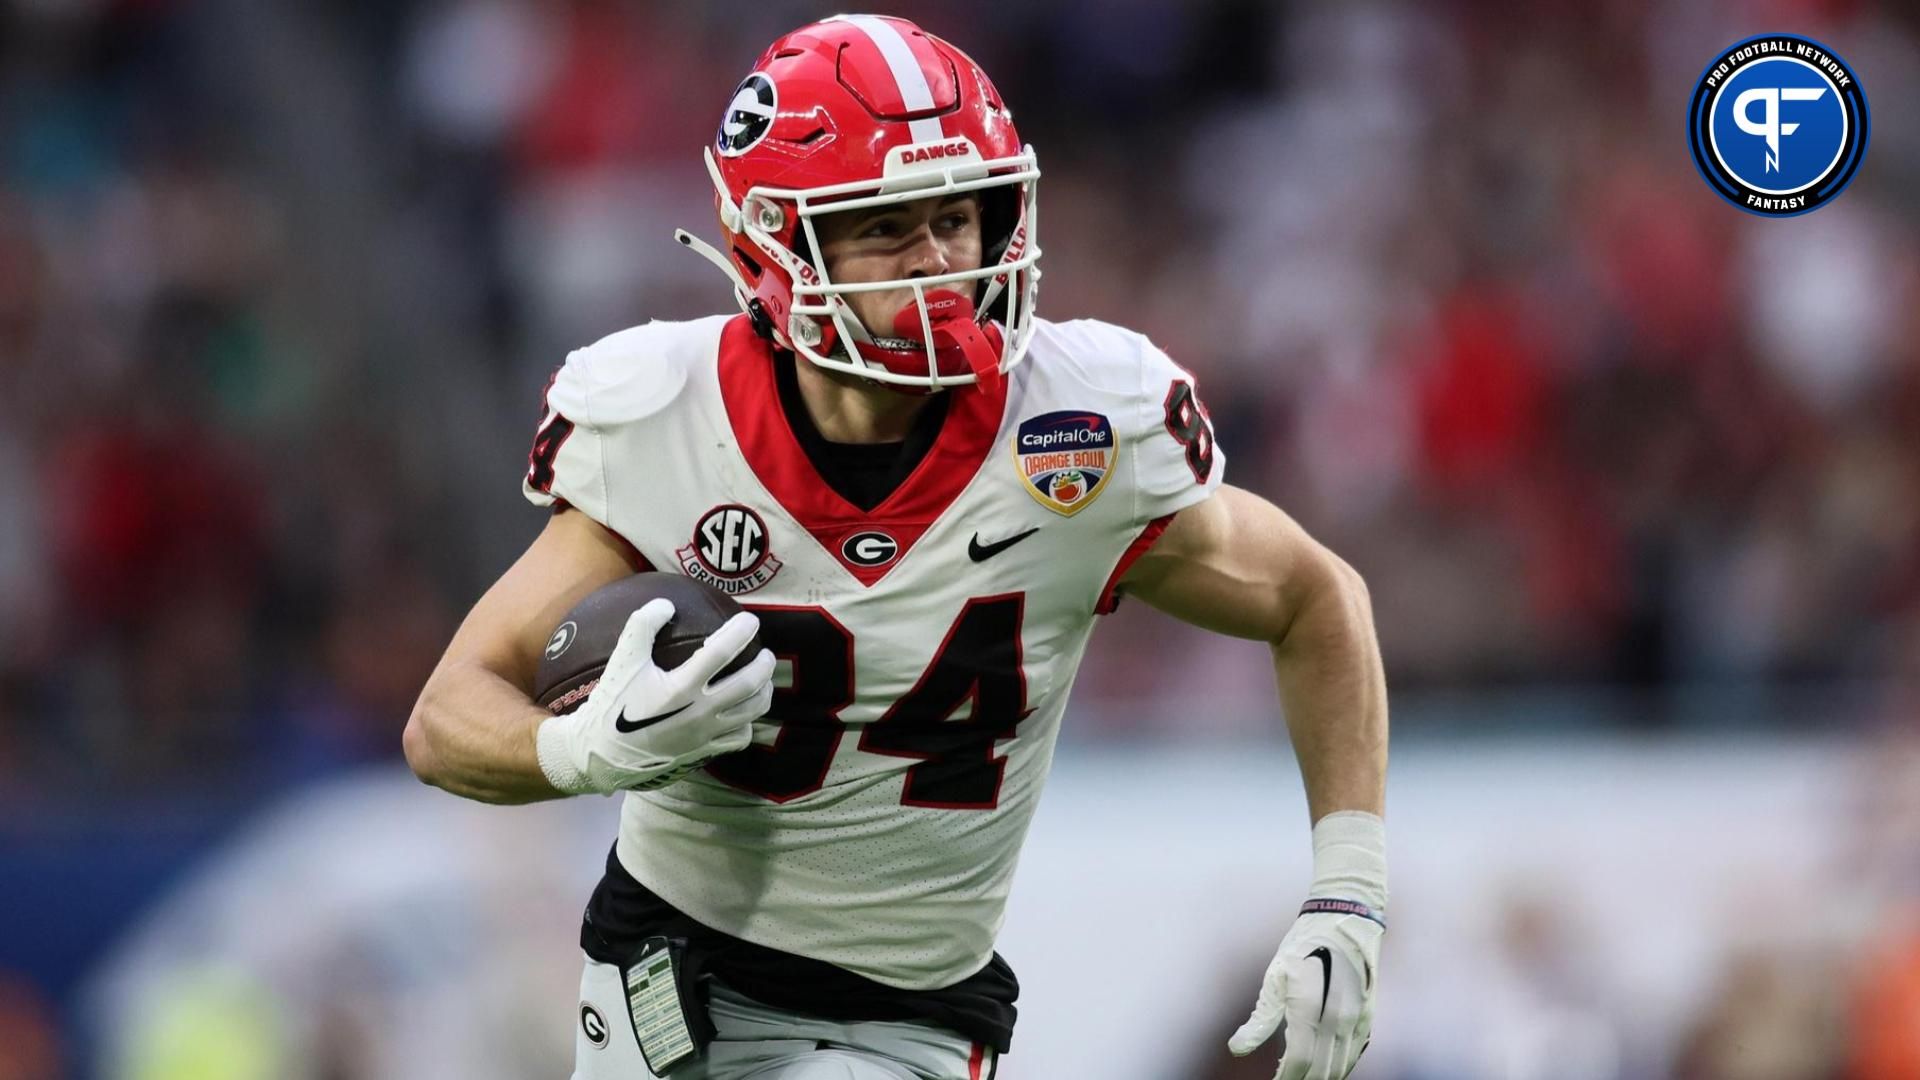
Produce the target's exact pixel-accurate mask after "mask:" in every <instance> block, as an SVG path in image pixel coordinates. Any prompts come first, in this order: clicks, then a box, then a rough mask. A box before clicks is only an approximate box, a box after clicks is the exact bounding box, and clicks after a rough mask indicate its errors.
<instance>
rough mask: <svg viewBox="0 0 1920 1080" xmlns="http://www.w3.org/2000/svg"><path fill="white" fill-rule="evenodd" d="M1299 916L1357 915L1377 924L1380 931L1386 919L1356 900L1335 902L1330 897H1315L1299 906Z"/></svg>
mask: <svg viewBox="0 0 1920 1080" xmlns="http://www.w3.org/2000/svg"><path fill="white" fill-rule="evenodd" d="M1300 914H1302V915H1358V916H1360V917H1361V918H1363V919H1371V920H1372V921H1374V922H1377V923H1379V924H1380V929H1382V930H1385V929H1386V928H1387V917H1386V915H1385V914H1384V913H1382V912H1378V911H1375V910H1373V909H1372V908H1370V907H1368V906H1367V905H1365V904H1363V903H1361V902H1360V901H1358V900H1335V899H1333V898H1331V897H1316V898H1314V899H1312V900H1308V901H1307V902H1306V903H1304V904H1301V905H1300Z"/></svg>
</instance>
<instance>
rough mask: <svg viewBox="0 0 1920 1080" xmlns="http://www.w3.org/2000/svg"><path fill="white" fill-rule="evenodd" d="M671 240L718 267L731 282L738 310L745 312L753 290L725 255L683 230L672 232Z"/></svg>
mask: <svg viewBox="0 0 1920 1080" xmlns="http://www.w3.org/2000/svg"><path fill="white" fill-rule="evenodd" d="M673 238H674V239H675V240H678V241H680V243H682V244H684V245H686V248H687V250H689V251H691V252H693V253H694V254H695V255H698V256H700V257H701V258H703V259H705V260H707V261H708V262H710V263H712V264H713V265H715V266H717V267H719V268H720V272H721V273H723V274H725V275H727V280H728V281H731V282H733V297H734V299H735V300H738V301H739V302H740V310H742V311H745V310H747V301H749V300H751V299H753V290H752V289H749V288H747V282H746V279H745V278H742V277H741V276H740V271H739V270H738V269H736V268H735V267H734V265H733V264H732V263H731V262H728V261H727V257H726V256H725V255H722V254H720V252H719V251H718V250H716V249H715V248H714V246H713V245H712V244H709V243H707V242H706V241H705V240H702V239H700V238H699V237H697V236H695V235H693V234H692V233H690V232H688V231H687V230H685V229H675V230H673Z"/></svg>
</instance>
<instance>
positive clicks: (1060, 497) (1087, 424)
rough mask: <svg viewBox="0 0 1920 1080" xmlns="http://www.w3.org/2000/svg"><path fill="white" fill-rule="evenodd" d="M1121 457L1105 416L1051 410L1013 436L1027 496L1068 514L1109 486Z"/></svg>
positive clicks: (1015, 458)
mask: <svg viewBox="0 0 1920 1080" xmlns="http://www.w3.org/2000/svg"><path fill="white" fill-rule="evenodd" d="M1119 456H1120V440H1119V438H1118V437H1117V436H1115V435H1114V433H1113V424H1112V423H1110V422H1109V421H1108V420H1107V418H1106V417H1105V416H1102V415H1101V414H1099V413H1090V412H1076V411H1071V410H1069V411H1066V412H1050V413H1045V414H1042V415H1040V416H1036V417H1034V418H1033V419H1031V420H1023V421H1021V423H1020V428H1019V430H1018V431H1016V432H1015V433H1014V436H1013V463H1014V465H1015V466H1016V467H1017V468H1018V469H1019V470H1020V481H1021V483H1023V484H1025V485H1026V488H1027V494H1029V495H1032V496H1033V497H1034V498H1035V499H1036V500H1038V501H1039V503H1040V505H1041V506H1044V507H1046V508H1047V509H1049V510H1051V511H1053V512H1054V513H1056V514H1065V515H1067V516H1068V517H1072V516H1073V515H1075V514H1077V513H1079V512H1080V511H1082V510H1085V509H1086V508H1087V507H1088V506H1091V505H1092V504H1093V500H1095V499H1097V498H1099V497H1100V493H1101V492H1102V491H1105V490H1106V484H1107V477H1108V476H1109V475H1111V474H1112V472H1113V466H1114V463H1115V462H1116V461H1117V460H1118V458H1119Z"/></svg>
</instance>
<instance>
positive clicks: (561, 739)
mask: <svg viewBox="0 0 1920 1080" xmlns="http://www.w3.org/2000/svg"><path fill="white" fill-rule="evenodd" d="M566 719H567V718H566V717H563V716H555V717H551V718H549V719H546V720H542V721H540V729H539V730H538V731H537V732H536V733H535V734H534V737H533V745H534V750H535V752H536V753H537V754H538V756H539V758H540V771H541V772H542V773H544V774H546V777H547V783H549V784H552V785H553V789H554V790H555V791H559V792H563V793H565V794H568V795H584V794H586V793H587V792H589V791H593V790H594V787H593V781H591V780H589V779H588V778H587V774H586V773H584V772H581V771H580V769H579V768H578V767H577V766H575V765H574V763H573V754H572V748H571V747H570V746H569V745H568V739H567V734H568V732H567V725H566Z"/></svg>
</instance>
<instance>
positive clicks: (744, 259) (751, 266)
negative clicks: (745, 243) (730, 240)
mask: <svg viewBox="0 0 1920 1080" xmlns="http://www.w3.org/2000/svg"><path fill="white" fill-rule="evenodd" d="M733 257H734V260H735V261H736V262H738V263H739V264H740V265H741V267H743V268H744V269H745V270H746V271H747V276H749V277H751V278H752V279H753V280H755V281H759V280H760V278H761V276H762V275H764V274H765V273H766V272H767V268H766V267H764V266H761V265H760V260H758V259H756V258H754V257H753V256H752V255H749V254H747V249H746V248H743V247H741V246H740V245H739V244H735V245H733Z"/></svg>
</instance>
